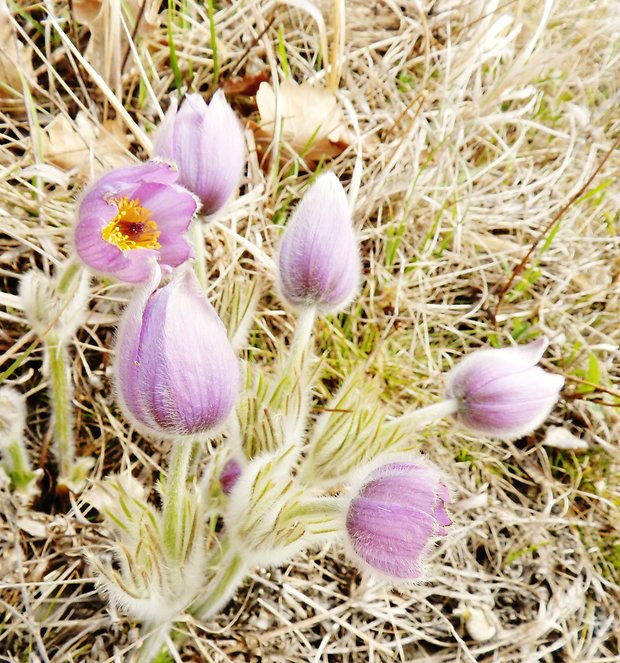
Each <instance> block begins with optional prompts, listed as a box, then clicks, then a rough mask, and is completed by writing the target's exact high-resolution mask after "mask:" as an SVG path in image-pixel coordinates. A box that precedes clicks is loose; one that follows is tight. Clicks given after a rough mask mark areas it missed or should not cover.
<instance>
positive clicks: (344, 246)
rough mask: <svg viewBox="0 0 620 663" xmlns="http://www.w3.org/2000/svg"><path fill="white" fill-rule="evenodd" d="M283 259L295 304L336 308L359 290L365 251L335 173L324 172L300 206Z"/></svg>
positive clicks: (285, 283)
mask: <svg viewBox="0 0 620 663" xmlns="http://www.w3.org/2000/svg"><path fill="white" fill-rule="evenodd" d="M279 264H280V289H281V291H282V296H283V297H284V299H286V300H287V301H288V302H289V303H290V304H293V305H294V306H300V307H302V306H315V307H317V308H319V309H320V310H322V311H335V310H339V309H342V308H343V307H344V306H346V304H348V303H349V302H350V301H351V299H352V298H353V297H354V296H355V293H356V292H357V288H358V285H359V279H360V253H359V248H358V244H357V239H356V238H355V233H354V231H353V226H352V224H351V214H350V212H349V204H348V202H347V196H346V194H345V192H344V189H343V188H342V185H341V184H340V181H339V180H338V178H337V177H336V176H335V175H334V174H333V173H331V172H330V173H325V174H323V175H320V176H319V177H318V178H317V180H316V182H315V183H314V184H313V185H312V187H311V188H310V189H309V190H308V192H307V193H306V194H305V195H304V197H303V199H302V201H301V203H300V204H299V205H298V207H297V209H296V210H295V212H294V214H293V216H292V218H291V220H290V221H289V223H288V226H287V227H286V230H285V231H284V235H283V236H282V244H281V246H280V259H279Z"/></svg>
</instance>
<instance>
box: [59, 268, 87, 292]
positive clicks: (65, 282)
mask: <svg viewBox="0 0 620 663" xmlns="http://www.w3.org/2000/svg"><path fill="white" fill-rule="evenodd" d="M81 273H82V265H81V264H80V263H79V262H77V261H75V260H70V261H68V262H67V263H65V264H64V265H63V267H62V272H61V274H60V278H59V279H58V285H57V289H58V294H60V295H63V296H66V295H68V294H69V293H70V292H71V289H72V288H74V287H76V288H77V287H78V286H79V277H80V275H81Z"/></svg>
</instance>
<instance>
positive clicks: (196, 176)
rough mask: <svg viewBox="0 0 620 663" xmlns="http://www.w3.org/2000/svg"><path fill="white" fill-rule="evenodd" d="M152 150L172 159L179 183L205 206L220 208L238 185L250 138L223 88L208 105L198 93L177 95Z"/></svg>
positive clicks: (205, 210)
mask: <svg viewBox="0 0 620 663" xmlns="http://www.w3.org/2000/svg"><path fill="white" fill-rule="evenodd" d="M153 155H154V156H157V157H160V158H162V159H166V160H169V161H172V162H174V163H175V164H176V166H177V168H178V169H179V183H180V184H182V185H183V186H185V187H187V188H188V189H189V190H190V191H191V192H192V193H194V194H195V195H196V196H198V198H200V200H201V201H202V212H203V213H204V214H213V213H215V212H217V211H218V210H219V209H220V208H221V207H223V206H224V204H225V203H226V202H227V201H228V199H229V198H230V197H231V196H232V194H233V193H234V192H235V191H236V189H237V187H238V186H239V180H240V179H241V175H242V174H243V167H244V165H245V143H244V139H243V131H242V129H241V125H240V124H239V120H238V119H237V117H236V115H235V113H234V112H233V110H232V108H231V107H230V106H229V105H228V104H227V103H226V99H225V97H224V93H223V92H222V91H221V90H220V91H218V92H216V93H215V94H214V95H213V99H211V103H210V104H209V105H208V106H207V104H206V103H205V100H204V99H203V98H202V96H201V95H199V94H188V95H187V97H185V100H184V101H183V103H182V104H181V108H180V109H179V108H178V103H177V100H176V99H172V101H171V102H170V108H169V109H168V112H167V113H166V117H165V119H164V121H163V123H162V125H161V128H160V129H159V132H158V133H157V136H156V137H155V142H154V145H153Z"/></svg>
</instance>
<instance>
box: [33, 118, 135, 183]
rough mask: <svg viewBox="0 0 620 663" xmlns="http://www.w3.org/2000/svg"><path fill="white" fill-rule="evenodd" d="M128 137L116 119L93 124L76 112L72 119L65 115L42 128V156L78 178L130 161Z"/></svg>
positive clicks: (90, 175) (129, 141) (126, 163)
mask: <svg viewBox="0 0 620 663" xmlns="http://www.w3.org/2000/svg"><path fill="white" fill-rule="evenodd" d="M130 143H131V137H130V136H129V134H127V133H126V132H125V130H124V128H123V125H122V124H121V122H120V121H119V120H106V121H104V122H103V124H102V125H98V126H96V125H95V124H94V123H93V122H92V121H91V120H90V119H89V117H88V116H87V115H86V113H84V112H83V111H80V112H79V113H78V114H77V116H76V118H75V120H70V119H69V118H68V117H66V116H65V115H60V116H58V117H57V118H55V119H54V120H53V121H52V122H51V123H50V124H49V125H48V126H47V127H46V128H45V130H44V132H43V139H42V149H43V157H44V159H45V160H46V161H48V162H49V163H52V164H54V165H55V166H58V167H59V168H61V169H63V170H71V171H74V172H75V174H76V175H77V176H78V177H83V178H90V177H92V176H93V175H97V174H99V173H102V172H104V171H106V170H109V169H111V168H118V167H120V166H126V165H128V164H129V163H130V162H131V158H130V155H129V152H128V148H129V145H130Z"/></svg>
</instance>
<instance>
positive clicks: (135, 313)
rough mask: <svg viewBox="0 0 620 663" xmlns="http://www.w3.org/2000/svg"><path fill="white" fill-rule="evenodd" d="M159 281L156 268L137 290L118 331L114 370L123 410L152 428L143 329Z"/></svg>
mask: <svg viewBox="0 0 620 663" xmlns="http://www.w3.org/2000/svg"><path fill="white" fill-rule="evenodd" d="M160 280H161V271H160V269H159V267H158V266H157V265H153V266H152V273H151V275H150V279H149V280H148V281H147V282H145V283H144V285H143V286H141V287H140V288H138V289H137V290H136V292H135V294H134V296H133V298H132V299H131V300H130V302H129V304H128V306H127V308H126V309H125V311H124V313H123V316H122V318H121V322H120V325H119V329H118V335H117V344H116V362H115V370H114V380H115V390H116V395H117V398H118V400H119V404H120V406H121V408H123V409H124V410H125V411H126V412H128V413H129V415H130V418H131V419H133V418H134V417H135V418H136V419H138V421H139V422H140V423H141V424H143V425H145V426H149V427H153V426H154V421H153V419H152V418H151V417H150V416H149V412H148V410H147V409H146V408H145V407H144V401H143V395H144V392H143V381H142V379H141V377H142V373H143V370H144V369H143V367H142V366H141V364H140V359H141V357H140V346H141V339H142V335H143V328H144V326H145V325H146V326H148V325H149V323H150V315H151V313H152V310H149V311H147V304H148V302H149V300H150V299H151V296H152V293H153V292H154V291H155V289H156V288H157V286H158V285H159V282H160Z"/></svg>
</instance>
